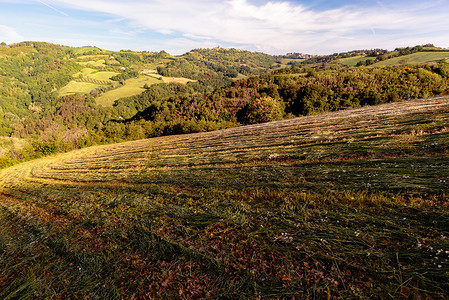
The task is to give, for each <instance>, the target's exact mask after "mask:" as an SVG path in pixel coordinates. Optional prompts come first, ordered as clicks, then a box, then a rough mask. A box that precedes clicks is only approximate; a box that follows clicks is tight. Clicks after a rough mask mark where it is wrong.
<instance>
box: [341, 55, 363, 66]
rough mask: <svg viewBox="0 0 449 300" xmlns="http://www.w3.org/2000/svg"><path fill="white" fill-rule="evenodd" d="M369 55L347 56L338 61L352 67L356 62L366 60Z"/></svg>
mask: <svg viewBox="0 0 449 300" xmlns="http://www.w3.org/2000/svg"><path fill="white" fill-rule="evenodd" d="M368 58H369V57H367V56H361V55H360V56H355V57H348V58H342V59H339V60H338V61H339V62H340V63H342V64H344V65H346V66H351V67H354V66H356V65H357V63H358V62H360V61H364V60H367V59H368Z"/></svg>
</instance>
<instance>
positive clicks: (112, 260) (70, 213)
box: [0, 97, 449, 299]
mask: <svg viewBox="0 0 449 300" xmlns="http://www.w3.org/2000/svg"><path fill="white" fill-rule="evenodd" d="M448 120H449V97H438V98H432V99H423V100H412V101H406V102H397V103H393V104H385V105H380V106H373V107H365V108H360V109H351V110H344V111H339V112H334V113H327V114H322V115H314V116H307V117H302V118H296V119H289V120H283V121H277V122H272V123H265V124H258V125H252V126H244V127H239V128H232V129H227V130H221V131H215V132H209V133H199V134H191V135H179V136H168V137H159V138H154V139H147V140H140V141H134V142H127V143H121V144H115V145H109V146H96V147H92V148H86V149H81V150H78V151H73V152H70V153H66V154H60V155H56V156H52V157H47V158H42V159H39V160H35V161H31V162H27V163H24V164H20V165H16V166H14V167H11V168H8V169H5V170H2V171H0V298H2V299H34V298H61V299H67V298H83V299H137V298H165V299H195V298H196V299H198V298H231V299H236V298H240V299H248V298H250V299H255V298H258V297H260V298H266V299H272V298H288V299H290V298H328V299H330V298H341V299H347V298H383V299H385V298H394V299H400V298H416V299H420V298H421V299H425V298H433V299H444V298H447V295H448V294H449V261H448V259H449V201H448V200H449V199H448V196H447V195H448V192H449V185H448V182H449V159H448V154H449V121H448Z"/></svg>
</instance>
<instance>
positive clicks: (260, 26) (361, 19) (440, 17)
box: [46, 0, 449, 53]
mask: <svg viewBox="0 0 449 300" xmlns="http://www.w3.org/2000/svg"><path fill="white" fill-rule="evenodd" d="M46 2H49V3H51V4H52V5H65V6H67V7H71V8H77V9H84V10H89V11H97V12H103V13H108V14H112V15H114V16H116V17H119V18H124V19H125V20H127V21H128V24H129V26H131V27H136V28H145V29H147V30H152V31H155V32H159V33H163V34H165V35H169V36H170V35H173V38H174V39H175V40H174V41H173V45H178V49H182V50H184V51H186V50H189V49H191V48H194V46H195V45H198V44H206V45H208V44H211V41H221V42H222V43H225V44H235V45H246V46H248V48H250V49H252V50H259V51H266V52H270V53H285V52H290V51H304V52H313V53H330V52H336V51H344V50H348V47H349V46H348V45H350V46H351V49H352V48H354V49H360V48H372V47H390V46H393V47H395V46H394V44H395V39H399V38H398V36H399V37H400V38H401V40H402V39H405V40H407V41H409V42H410V45H414V41H420V40H422V39H423V38H425V37H427V36H432V35H429V31H432V30H434V29H436V26H438V27H437V29H438V30H439V31H441V32H444V31H446V32H447V31H448V30H449V22H447V19H448V17H449V9H447V8H448V7H447V5H446V4H445V1H443V2H441V1H438V3H439V6H435V5H431V4H429V3H428V4H426V5H425V6H422V5H420V6H419V7H417V6H413V5H412V4H410V6H403V8H401V9H399V8H398V7H388V6H384V5H377V6H372V7H357V6H343V7H340V8H337V9H329V10H320V11H319V10H314V9H310V8H309V7H307V6H305V5H301V4H298V3H293V2H289V1H274V0H273V1H269V2H265V3H264V4H258V5H256V4H251V3H250V2H249V1H248V0H228V1H217V0H213V1H206V0H190V1H185V0H170V1H168V0H165V1H164V0H146V1H137V0H129V1H122V0H77V1H71V0H70V1H69V0H52V1H50V0H46ZM258 3H260V1H258ZM423 7H424V9H423ZM435 8H437V11H436V12H435V11H434V9H435ZM125 31H126V32H128V31H130V30H129V28H128V29H125ZM373 32H375V34H373ZM401 35H404V36H409V38H403V37H401ZM410 35H412V36H411V37H410ZM180 36H183V38H182V39H180ZM436 39H438V40H443V41H444V39H443V38H441V36H438V37H436ZM189 41H190V44H189ZM348 41H350V42H349V43H348ZM429 42H432V41H429ZM442 46H444V45H442ZM446 46H448V45H446ZM183 47H184V48H183ZM178 52H179V51H178Z"/></svg>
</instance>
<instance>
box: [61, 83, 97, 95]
mask: <svg viewBox="0 0 449 300" xmlns="http://www.w3.org/2000/svg"><path fill="white" fill-rule="evenodd" d="M101 86H104V85H103V84H97V83H91V82H78V81H74V80H73V81H70V82H69V83H68V84H67V85H66V86H65V87H63V88H61V89H60V90H59V96H67V95H73V94H77V93H81V94H88V93H90V91H92V90H93V89H96V88H98V87H101Z"/></svg>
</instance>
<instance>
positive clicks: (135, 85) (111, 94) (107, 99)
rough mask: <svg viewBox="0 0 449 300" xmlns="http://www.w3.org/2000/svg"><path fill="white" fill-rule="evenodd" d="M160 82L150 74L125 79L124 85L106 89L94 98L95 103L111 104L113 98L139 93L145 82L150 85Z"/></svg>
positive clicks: (142, 89)
mask: <svg viewBox="0 0 449 300" xmlns="http://www.w3.org/2000/svg"><path fill="white" fill-rule="evenodd" d="M157 83H161V81H160V80H158V79H156V78H154V77H150V76H139V77H137V78H131V79H128V80H126V81H125V85H124V86H122V87H119V88H117V89H114V90H111V91H108V92H106V93H104V94H103V95H101V96H100V97H98V98H97V99H96V101H97V104H99V105H102V106H112V104H114V101H115V100H118V99H120V98H123V97H130V96H134V95H138V94H141V93H142V92H143V91H145V89H144V88H143V87H144V85H145V84H148V85H152V84H157Z"/></svg>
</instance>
